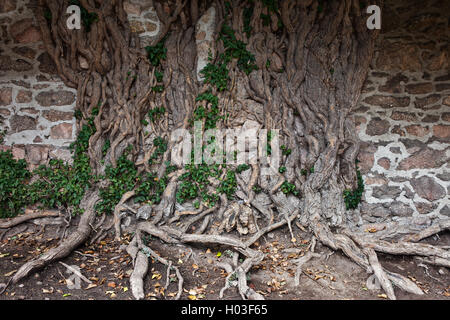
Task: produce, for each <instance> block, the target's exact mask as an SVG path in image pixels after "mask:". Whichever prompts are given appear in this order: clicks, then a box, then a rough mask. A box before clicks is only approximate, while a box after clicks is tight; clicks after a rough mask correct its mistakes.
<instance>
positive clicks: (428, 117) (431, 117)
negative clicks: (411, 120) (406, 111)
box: [422, 114, 439, 123]
mask: <svg viewBox="0 0 450 320" xmlns="http://www.w3.org/2000/svg"><path fill="white" fill-rule="evenodd" d="M438 121H439V116H435V115H431V114H428V115H426V116H425V117H423V118H422V122H425V123H433V122H438Z"/></svg>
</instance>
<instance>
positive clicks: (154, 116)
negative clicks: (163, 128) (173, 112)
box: [148, 107, 166, 123]
mask: <svg viewBox="0 0 450 320" xmlns="http://www.w3.org/2000/svg"><path fill="white" fill-rule="evenodd" d="M164 113H166V108H164V107H156V108H154V109H151V110H150V111H149V112H148V117H149V119H150V121H151V122H153V123H155V122H156V120H158V119H159V118H160V117H161V116H162V115H164Z"/></svg>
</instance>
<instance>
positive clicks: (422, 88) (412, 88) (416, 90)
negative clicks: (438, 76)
mask: <svg viewBox="0 0 450 320" xmlns="http://www.w3.org/2000/svg"><path fill="white" fill-rule="evenodd" d="M405 89H406V92H408V93H410V94H426V93H431V92H432V91H433V84H432V83H431V82H424V83H415V84H408V85H407V86H406V88H405Z"/></svg>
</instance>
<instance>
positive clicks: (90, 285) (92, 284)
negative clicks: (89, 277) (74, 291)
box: [84, 283, 97, 290]
mask: <svg viewBox="0 0 450 320" xmlns="http://www.w3.org/2000/svg"><path fill="white" fill-rule="evenodd" d="M95 287H97V285H96V284H95V283H90V284H89V285H88V286H87V287H86V289H84V290H89V289H92V288H95Z"/></svg>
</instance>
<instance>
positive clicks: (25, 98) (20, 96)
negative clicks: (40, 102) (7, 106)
mask: <svg viewBox="0 0 450 320" xmlns="http://www.w3.org/2000/svg"><path fill="white" fill-rule="evenodd" d="M32 95H33V94H32V92H31V91H27V90H20V91H19V92H18V93H17V96H16V102H17V103H28V102H31V99H32Z"/></svg>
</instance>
